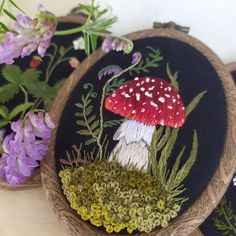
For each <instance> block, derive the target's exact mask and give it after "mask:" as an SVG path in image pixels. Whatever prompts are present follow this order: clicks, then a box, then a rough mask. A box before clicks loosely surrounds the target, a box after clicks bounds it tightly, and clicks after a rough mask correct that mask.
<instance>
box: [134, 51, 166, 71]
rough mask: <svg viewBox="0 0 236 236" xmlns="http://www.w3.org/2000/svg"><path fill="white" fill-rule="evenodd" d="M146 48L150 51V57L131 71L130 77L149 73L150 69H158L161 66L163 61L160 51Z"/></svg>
mask: <svg viewBox="0 0 236 236" xmlns="http://www.w3.org/2000/svg"><path fill="white" fill-rule="evenodd" d="M146 48H147V49H148V51H149V52H148V56H147V57H146V58H145V59H143V60H141V61H140V62H139V63H138V65H137V66H135V67H133V68H132V69H130V70H129V74H130V75H133V74H134V73H135V74H137V75H139V74H141V73H148V72H149V70H150V69H152V68H157V67H158V66H159V62H160V61H162V60H163V57H162V56H161V52H160V50H159V49H155V48H152V47H150V46H148V47H146Z"/></svg>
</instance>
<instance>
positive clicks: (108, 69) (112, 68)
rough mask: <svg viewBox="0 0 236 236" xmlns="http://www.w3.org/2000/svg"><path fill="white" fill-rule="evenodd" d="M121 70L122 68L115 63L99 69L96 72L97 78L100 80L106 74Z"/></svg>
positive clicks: (114, 73)
mask: <svg viewBox="0 0 236 236" xmlns="http://www.w3.org/2000/svg"><path fill="white" fill-rule="evenodd" d="M121 71H122V69H121V68H120V67H119V66H117V65H110V66H107V67H105V68H104V69H102V70H100V71H99V73H98V79H99V80H101V79H102V77H104V76H106V75H117V74H119V73H120V72H121Z"/></svg>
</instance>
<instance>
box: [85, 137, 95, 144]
mask: <svg viewBox="0 0 236 236" xmlns="http://www.w3.org/2000/svg"><path fill="white" fill-rule="evenodd" d="M96 142H97V140H96V139H95V138H91V139H89V140H87V141H86V142H85V145H90V144H92V143H96Z"/></svg>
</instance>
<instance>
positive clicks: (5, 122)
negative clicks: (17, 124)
mask: <svg viewBox="0 0 236 236" xmlns="http://www.w3.org/2000/svg"><path fill="white" fill-rule="evenodd" d="M7 124H8V121H6V120H0V128H2V127H4V126H6V125H7Z"/></svg>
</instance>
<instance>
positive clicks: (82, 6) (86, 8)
mask: <svg viewBox="0 0 236 236" xmlns="http://www.w3.org/2000/svg"><path fill="white" fill-rule="evenodd" d="M79 6H80V7H81V8H82V9H83V10H84V11H85V12H87V13H90V7H88V6H86V5H84V4H82V3H79Z"/></svg>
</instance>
